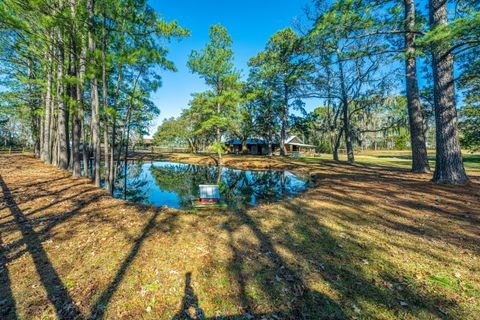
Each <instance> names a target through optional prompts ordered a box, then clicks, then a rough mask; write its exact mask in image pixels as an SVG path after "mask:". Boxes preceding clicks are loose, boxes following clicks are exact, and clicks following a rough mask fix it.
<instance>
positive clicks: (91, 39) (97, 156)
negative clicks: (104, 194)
mask: <svg viewBox="0 0 480 320" xmlns="http://www.w3.org/2000/svg"><path fill="white" fill-rule="evenodd" d="M94 9H95V1H94V0H89V1H88V24H89V25H88V50H89V51H90V55H91V57H90V63H91V65H92V66H93V67H94V68H93V69H94V70H95V66H96V59H95V48H96V44H95V19H94ZM90 90H91V99H92V132H91V134H92V144H93V160H94V164H95V170H94V171H95V185H96V186H97V187H100V182H101V181H100V179H101V176H100V165H101V163H100V162H101V140H100V102H99V98H98V81H97V76H96V74H95V72H93V74H92V78H91V80H90Z"/></svg>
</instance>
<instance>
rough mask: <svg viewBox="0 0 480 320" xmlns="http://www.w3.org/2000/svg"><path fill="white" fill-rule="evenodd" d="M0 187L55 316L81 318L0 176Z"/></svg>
mask: <svg viewBox="0 0 480 320" xmlns="http://www.w3.org/2000/svg"><path fill="white" fill-rule="evenodd" d="M0 186H1V188H2V191H3V198H4V201H5V202H6V204H7V206H8V208H9V210H10V212H11V213H12V215H13V217H14V220H15V222H16V224H17V227H18V228H19V230H20V232H21V233H22V236H23V240H24V242H25V244H26V245H27V250H28V252H29V253H30V255H31V257H32V259H33V262H34V264H35V268H36V270H37V273H38V275H39V276H40V281H41V282H42V284H43V286H44V287H45V290H46V291H47V297H48V299H49V300H50V302H51V303H52V304H53V306H54V307H55V310H56V314H57V316H58V317H59V318H61V319H79V318H81V313H80V311H79V309H78V307H77V306H76V304H75V303H74V301H73V300H72V297H71V296H70V294H69V292H68V290H67V288H66V287H65V286H64V285H63V283H62V280H61V279H60V277H59V275H58V273H57V272H56V270H55V268H54V267H53V265H52V263H51V262H50V259H49V258H48V255H47V253H46V251H45V249H44V248H43V246H42V242H41V240H40V238H39V235H38V234H37V232H35V230H34V229H33V227H32V225H31V224H30V222H29V221H28V219H27V218H26V217H25V215H24V214H23V212H22V211H21V210H20V208H19V207H18V205H17V203H16V202H15V200H14V198H13V196H12V193H11V191H10V189H9V188H8V186H7V184H6V183H5V181H4V180H3V178H2V177H1V176H0ZM12 298H13V297H12Z"/></svg>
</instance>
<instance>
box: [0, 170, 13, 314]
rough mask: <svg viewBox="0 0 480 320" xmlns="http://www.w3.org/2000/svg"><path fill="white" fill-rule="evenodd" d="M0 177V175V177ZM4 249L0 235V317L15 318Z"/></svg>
mask: <svg viewBox="0 0 480 320" xmlns="http://www.w3.org/2000/svg"><path fill="white" fill-rule="evenodd" d="M0 179H1V177H0ZM10 285H11V281H10V276H9V274H8V269H7V255H6V250H5V248H4V247H3V244H2V238H1V236H0V318H1V319H17V306H16V303H15V298H14V297H13V293H12V289H11V287H10Z"/></svg>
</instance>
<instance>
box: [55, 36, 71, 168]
mask: <svg viewBox="0 0 480 320" xmlns="http://www.w3.org/2000/svg"><path fill="white" fill-rule="evenodd" d="M57 47H58V64H57V104H58V128H57V130H58V131H57V132H58V167H60V168H62V169H65V170H67V169H68V141H67V136H68V132H67V131H68V126H67V123H68V114H67V108H66V105H65V97H64V94H65V92H64V81H63V78H64V62H65V52H64V43H63V32H62V31H59V32H58V38H57Z"/></svg>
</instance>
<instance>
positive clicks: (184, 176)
mask: <svg viewBox="0 0 480 320" xmlns="http://www.w3.org/2000/svg"><path fill="white" fill-rule="evenodd" d="M125 169H126V170H125ZM120 172H121V174H120V176H119V179H118V183H117V187H116V191H115V193H114V195H115V197H117V198H121V199H125V200H130V201H134V202H140V203H145V204H152V205H155V206H168V207H170V208H177V209H191V208H192V205H191V200H192V199H195V198H198V197H199V185H201V184H218V185H219V186H220V193H221V198H222V200H224V201H225V202H226V203H227V204H228V206H230V207H237V208H240V207H241V208H245V207H251V206H255V205H257V204H259V203H271V202H275V201H280V200H282V199H289V198H293V197H295V196H297V195H299V194H301V193H302V192H304V191H305V190H306V189H307V188H308V187H309V186H310V185H311V180H310V177H309V176H306V175H297V174H294V173H292V172H289V171H274V170H262V171H246V170H239V169H231V168H225V167H221V168H220V169H219V168H218V167H216V166H204V165H191V164H183V163H173V162H151V163H145V162H132V163H129V164H128V165H127V166H126V167H124V168H122V169H121V170H120ZM125 176H126V180H125V179H124V177H125ZM125 182H126V184H125Z"/></svg>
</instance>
